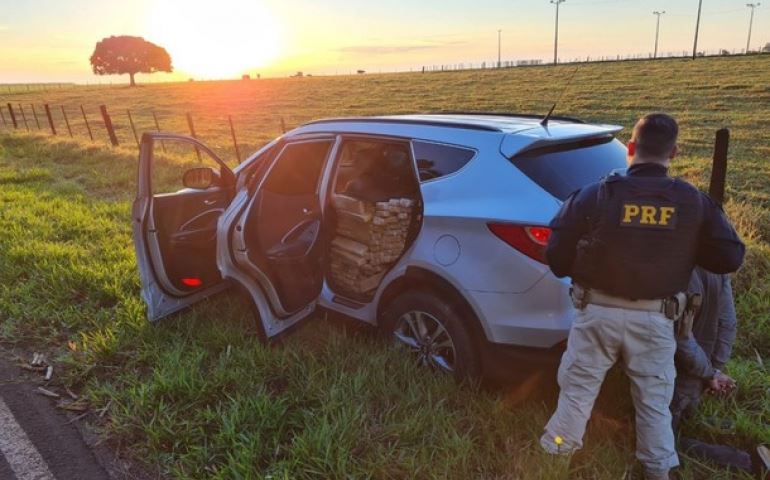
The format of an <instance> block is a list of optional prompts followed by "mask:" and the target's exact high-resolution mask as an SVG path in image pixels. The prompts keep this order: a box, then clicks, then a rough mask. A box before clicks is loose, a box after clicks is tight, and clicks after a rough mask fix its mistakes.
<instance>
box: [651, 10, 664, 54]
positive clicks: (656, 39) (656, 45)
mask: <svg viewBox="0 0 770 480" xmlns="http://www.w3.org/2000/svg"><path fill="white" fill-rule="evenodd" d="M665 13H666V11H665V10H663V11H661V12H658V11H655V12H652V14H653V15H655V16H656V17H658V19H657V21H656V23H655V53H653V54H652V58H658V33H660V16H661V15H663V14H665Z"/></svg>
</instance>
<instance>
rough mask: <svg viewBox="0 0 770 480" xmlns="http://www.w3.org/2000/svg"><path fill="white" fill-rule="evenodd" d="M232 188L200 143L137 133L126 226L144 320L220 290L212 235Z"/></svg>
mask: <svg viewBox="0 0 770 480" xmlns="http://www.w3.org/2000/svg"><path fill="white" fill-rule="evenodd" d="M158 147H160V149H161V150H162V152H163V153H161V154H160V155H159V154H158V150H159V148H158ZM207 180H208V181H207ZM192 184H195V185H192ZM179 187H182V188H179ZM190 187H196V188H190ZM234 188H235V175H234V174H233V172H232V170H230V168H228V166H227V165H226V164H225V163H224V162H223V161H222V160H221V159H220V158H219V157H218V156H217V155H216V154H215V153H214V152H212V151H211V149H210V148H208V147H207V146H206V145H204V144H202V143H201V142H199V141H197V140H195V139H193V138H190V137H186V136H183V135H172V134H166V133H145V134H144V135H143V136H142V142H141V145H140V153H139V170H138V182H137V194H136V199H135V200H134V204H133V208H132V224H133V237H134V246H135V248H136V258H137V263H138V266H139V275H140V279H141V284H142V298H143V299H144V301H145V303H146V304H147V316H148V318H149V320H150V321H156V320H159V319H160V318H163V317H165V316H167V315H169V314H171V313H173V312H176V311H178V310H181V309H182V308H185V307H187V306H189V305H191V304H193V303H195V302H197V301H199V300H201V299H203V298H205V297H208V296H209V295H212V294H214V293H217V292H219V291H222V290H224V289H225V288H226V286H227V284H226V283H225V282H224V281H223V280H222V277H221V275H220V273H219V270H218V269H217V265H216V233H217V223H218V220H219V217H220V215H221V214H222V212H224V210H225V208H227V206H228V205H229V204H230V201H231V200H232V198H233V193H234Z"/></svg>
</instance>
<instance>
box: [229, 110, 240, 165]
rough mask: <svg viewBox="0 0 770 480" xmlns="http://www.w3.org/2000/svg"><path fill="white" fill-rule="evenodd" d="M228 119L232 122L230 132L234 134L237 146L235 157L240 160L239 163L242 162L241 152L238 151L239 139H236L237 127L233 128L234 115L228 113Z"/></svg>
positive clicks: (234, 141) (235, 145) (234, 144)
mask: <svg viewBox="0 0 770 480" xmlns="http://www.w3.org/2000/svg"><path fill="white" fill-rule="evenodd" d="M227 120H228V121H229V122H230V134H231V135H232V136H233V146H234V147H235V159H236V160H238V163H241V152H240V151H238V140H236V139H235V128H233V117H232V115H228V116H227Z"/></svg>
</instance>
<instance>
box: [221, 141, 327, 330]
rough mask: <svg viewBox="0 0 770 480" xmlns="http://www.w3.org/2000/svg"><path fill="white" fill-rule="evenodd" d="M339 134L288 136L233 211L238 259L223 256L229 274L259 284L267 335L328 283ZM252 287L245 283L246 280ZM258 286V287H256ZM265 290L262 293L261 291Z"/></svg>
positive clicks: (302, 311)
mask: <svg viewBox="0 0 770 480" xmlns="http://www.w3.org/2000/svg"><path fill="white" fill-rule="evenodd" d="M335 142H336V137H335V136H330V135H322V136H313V137H311V138H299V139H293V140H289V141H286V142H285V143H284V144H283V145H279V146H278V151H277V152H276V154H275V156H273V157H272V159H271V161H270V164H269V165H265V171H264V172H262V173H261V174H260V175H256V176H255V178H254V180H253V183H254V184H253V185H249V186H248V188H249V190H250V193H249V196H248V199H247V200H245V201H243V203H242V206H240V207H238V206H237V204H238V203H240V202H241V196H240V194H239V199H238V200H237V201H236V202H234V205H233V208H234V209H235V208H238V209H239V210H240V211H239V212H238V213H235V214H233V215H232V216H231V215H230V213H228V217H231V218H233V219H234V221H229V220H228V223H230V225H228V226H227V228H228V230H229V231H230V236H229V253H230V255H231V257H232V259H233V265H232V266H230V265H227V263H228V262H222V263H223V264H225V268H224V270H223V271H224V272H225V274H226V275H228V276H233V277H238V278H239V281H242V283H243V279H244V278H245V277H246V278H248V279H253V280H254V281H255V283H256V285H257V286H258V289H257V290H258V291H257V290H255V289H251V288H247V290H249V291H251V292H252V297H253V299H254V301H255V303H256V304H257V306H258V307H259V306H260V301H261V300H262V298H264V299H266V300H267V303H268V304H269V305H268V306H269V314H268V315H265V314H264V313H263V314H262V315H261V316H262V317H263V318H262V324H263V327H264V329H265V334H266V336H268V337H270V336H273V335H276V334H278V333H280V332H281V331H283V330H285V329H286V328H288V327H289V326H291V325H293V324H295V323H296V322H298V321H300V320H302V319H303V318H305V317H307V316H308V315H310V314H311V313H313V311H314V310H315V305H316V302H317V300H318V297H319V295H320V293H321V289H322V287H323V259H324V255H325V249H326V241H325V236H324V232H323V228H322V227H323V211H322V203H321V198H322V197H321V194H322V189H323V188H325V185H326V182H325V181H324V179H325V178H326V176H327V175H326V173H325V172H326V171H327V167H328V160H329V158H330V157H331V153H332V151H333V150H334V146H335ZM247 287H248V286H247ZM255 292H257V293H256V294H255ZM260 297H262V298H260Z"/></svg>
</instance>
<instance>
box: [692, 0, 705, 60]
mask: <svg viewBox="0 0 770 480" xmlns="http://www.w3.org/2000/svg"><path fill="white" fill-rule="evenodd" d="M702 8H703V0H698V19H697V20H696V21H695V41H694V42H693V45H692V59H693V60H695V57H696V56H697V54H698V30H699V29H700V12H701V9H702Z"/></svg>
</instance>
